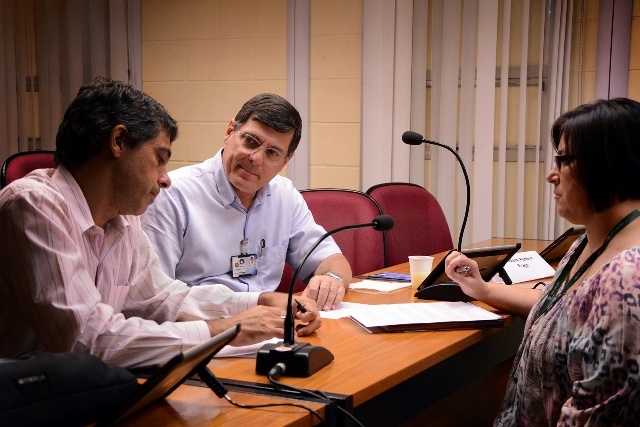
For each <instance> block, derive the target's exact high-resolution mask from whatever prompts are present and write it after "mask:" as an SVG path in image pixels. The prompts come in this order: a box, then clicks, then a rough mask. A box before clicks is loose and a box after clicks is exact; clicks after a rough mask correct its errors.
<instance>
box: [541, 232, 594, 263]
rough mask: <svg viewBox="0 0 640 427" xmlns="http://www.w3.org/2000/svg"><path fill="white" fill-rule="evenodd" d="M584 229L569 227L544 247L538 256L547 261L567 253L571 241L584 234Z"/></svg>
mask: <svg viewBox="0 0 640 427" xmlns="http://www.w3.org/2000/svg"><path fill="white" fill-rule="evenodd" d="M585 230H586V228H585V227H571V228H569V229H568V230H567V231H565V232H564V233H562V235H561V236H560V237H558V238H557V239H556V240H554V241H553V242H551V244H550V245H549V246H547V247H546V248H544V249H543V250H542V251H541V252H540V256H541V257H542V259H544V260H545V261H547V262H551V261H555V260H557V259H560V258H562V257H563V256H564V255H565V254H566V253H567V251H568V250H569V248H570V247H571V245H572V244H573V242H575V241H576V239H577V238H578V237H580V236H582V235H583V234H584V231H585Z"/></svg>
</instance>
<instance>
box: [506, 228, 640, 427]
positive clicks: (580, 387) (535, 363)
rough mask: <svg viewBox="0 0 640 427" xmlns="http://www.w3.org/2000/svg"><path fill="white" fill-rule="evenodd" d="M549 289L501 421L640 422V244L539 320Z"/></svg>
mask: <svg viewBox="0 0 640 427" xmlns="http://www.w3.org/2000/svg"><path fill="white" fill-rule="evenodd" d="M583 238H584V237H583ZM583 238H580V239H578V240H577V241H576V242H575V243H574V244H573V246H572V247H571V248H570V249H569V252H568V253H567V254H566V255H565V257H564V258H563V259H562V261H561V262H560V264H559V266H558V272H559V271H560V269H561V268H562V267H564V265H565V264H566V263H567V261H568V260H569V257H570V256H571V254H572V253H573V252H574V251H575V249H576V248H577V246H578V245H579V243H580V242H581V241H582V239H583ZM557 276H558V273H556V277H554V280H555V279H556V278H557ZM550 288H551V286H550V285H549V286H547V289H546V290H545V291H544V293H543V295H542V296H541V298H540V299H539V300H538V302H537V303H536V305H535V306H534V307H533V309H532V310H531V313H530V315H529V318H528V319H527V323H526V326H525V334H524V338H523V340H522V343H521V344H520V348H519V349H518V352H517V353H516V357H515V361H514V364H513V368H512V369H511V376H510V378H509V382H508V384H507V390H506V395H505V398H504V401H503V402H502V407H501V408H500V412H499V413H498V416H497V418H496V420H495V422H494V425H495V426H555V425H558V426H604V425H607V426H608V425H616V426H618V425H620V426H640V384H638V376H639V371H640V366H639V362H640V247H634V248H631V249H626V250H624V251H623V252H621V253H619V254H617V255H616V256H614V257H613V258H611V259H610V260H609V262H607V263H606V264H604V265H603V266H602V267H601V268H600V270H599V271H598V272H597V273H596V274H593V275H591V277H588V278H587V280H583V281H582V283H580V285H579V286H577V287H576V288H575V289H574V290H572V291H571V292H569V293H567V294H566V295H564V296H563V297H562V298H561V299H560V300H559V301H558V302H557V303H556V304H555V305H554V306H552V307H551V308H550V309H549V310H548V311H547V313H546V314H544V315H542V316H540V317H539V318H538V319H537V320H535V313H537V311H538V309H539V308H540V305H541V304H542V301H544V299H545V297H546V295H547V293H548V292H549V289H550Z"/></svg>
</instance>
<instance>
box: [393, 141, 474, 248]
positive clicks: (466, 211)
mask: <svg viewBox="0 0 640 427" xmlns="http://www.w3.org/2000/svg"><path fill="white" fill-rule="evenodd" d="M402 140H403V141H404V143H405V144H409V145H420V144H422V143H423V142H424V143H427V144H431V145H437V146H438V147H442V148H446V149H447V150H449V151H451V152H452V153H453V155H454V156H456V159H458V163H460V167H461V168H462V174H463V175H464V181H465V183H466V184H467V205H466V206H465V209H464V219H463V220H462V226H461V227H460V235H459V236H458V248H457V251H458V252H460V251H461V250H462V236H463V234H464V229H465V227H466V226H467V218H468V217H469V205H470V204H471V185H470V184H469V175H467V169H466V168H465V167H464V163H463V162H462V159H461V158H460V155H459V154H458V153H457V152H456V150H454V149H453V148H451V147H449V146H448V145H446V144H441V143H439V142H435V141H430V140H428V139H424V138H423V137H422V135H420V134H419V133H418V132H413V131H410V130H408V131H406V132H405V133H403V134H402Z"/></svg>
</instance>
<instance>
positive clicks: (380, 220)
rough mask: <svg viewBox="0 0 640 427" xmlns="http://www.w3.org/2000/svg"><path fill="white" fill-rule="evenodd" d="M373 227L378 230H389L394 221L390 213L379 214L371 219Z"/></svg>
mask: <svg viewBox="0 0 640 427" xmlns="http://www.w3.org/2000/svg"><path fill="white" fill-rule="evenodd" d="M372 224H373V229H374V230H378V231H389V230H391V229H392V228H393V226H394V224H395V221H394V220H393V218H392V217H391V216H390V215H379V216H377V217H375V218H374V219H373V221H372Z"/></svg>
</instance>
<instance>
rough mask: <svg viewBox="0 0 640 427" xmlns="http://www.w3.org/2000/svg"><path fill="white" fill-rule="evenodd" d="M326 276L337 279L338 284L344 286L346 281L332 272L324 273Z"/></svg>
mask: <svg viewBox="0 0 640 427" xmlns="http://www.w3.org/2000/svg"><path fill="white" fill-rule="evenodd" d="M324 275H325V276H329V277H333V278H334V279H336V280H337V281H338V282H340V283H343V284H344V279H343V278H342V276H341V275H339V274H336V273H332V272H331V271H329V272H327V273H324Z"/></svg>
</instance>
